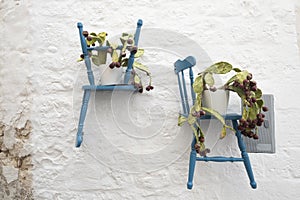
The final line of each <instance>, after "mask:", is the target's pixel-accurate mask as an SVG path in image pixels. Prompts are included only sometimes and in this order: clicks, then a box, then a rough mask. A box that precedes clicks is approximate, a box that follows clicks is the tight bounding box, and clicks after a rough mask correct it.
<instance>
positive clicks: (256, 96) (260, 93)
mask: <svg viewBox="0 0 300 200" xmlns="http://www.w3.org/2000/svg"><path fill="white" fill-rule="evenodd" d="M261 96H262V91H261V90H260V89H257V90H256V91H255V98H256V99H259V98H261Z"/></svg>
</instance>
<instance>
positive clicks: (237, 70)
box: [232, 68, 242, 72]
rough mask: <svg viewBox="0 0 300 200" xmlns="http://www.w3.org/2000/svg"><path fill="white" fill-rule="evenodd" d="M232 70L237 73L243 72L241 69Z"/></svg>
mask: <svg viewBox="0 0 300 200" xmlns="http://www.w3.org/2000/svg"><path fill="white" fill-rule="evenodd" d="M232 70H233V71H235V72H241V71H242V70H240V69H239V68H233V69H232Z"/></svg>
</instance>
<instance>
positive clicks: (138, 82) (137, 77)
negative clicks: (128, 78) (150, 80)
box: [134, 74, 141, 84]
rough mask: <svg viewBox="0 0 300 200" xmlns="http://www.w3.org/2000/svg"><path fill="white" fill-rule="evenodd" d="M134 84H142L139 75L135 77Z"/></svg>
mask: <svg viewBox="0 0 300 200" xmlns="http://www.w3.org/2000/svg"><path fill="white" fill-rule="evenodd" d="M134 83H135V84H140V83H141V79H140V77H139V76H138V75H137V74H135V75H134Z"/></svg>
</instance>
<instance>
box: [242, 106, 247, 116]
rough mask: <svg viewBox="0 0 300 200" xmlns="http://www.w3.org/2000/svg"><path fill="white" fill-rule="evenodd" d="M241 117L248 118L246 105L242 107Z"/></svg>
mask: <svg viewBox="0 0 300 200" xmlns="http://www.w3.org/2000/svg"><path fill="white" fill-rule="evenodd" d="M242 118H243V119H247V118H248V110H247V108H246V106H244V107H243V112H242Z"/></svg>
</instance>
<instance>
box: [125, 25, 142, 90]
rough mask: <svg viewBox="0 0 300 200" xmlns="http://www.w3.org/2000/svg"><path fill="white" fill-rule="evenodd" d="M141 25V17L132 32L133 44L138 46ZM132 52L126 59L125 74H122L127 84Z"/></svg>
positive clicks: (130, 69)
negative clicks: (133, 32)
mask: <svg viewBox="0 0 300 200" xmlns="http://www.w3.org/2000/svg"><path fill="white" fill-rule="evenodd" d="M142 25H143V21H142V20H141V19H139V20H138V22H137V28H136V31H135V34H134V45H135V46H136V47H137V48H138V44H139V38H140V32H141V27H142ZM134 54H135V53H133V52H131V53H130V56H129V59H128V65H127V69H126V72H125V76H124V83H125V84H128V82H129V79H130V76H131V71H132V65H133V63H134Z"/></svg>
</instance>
